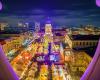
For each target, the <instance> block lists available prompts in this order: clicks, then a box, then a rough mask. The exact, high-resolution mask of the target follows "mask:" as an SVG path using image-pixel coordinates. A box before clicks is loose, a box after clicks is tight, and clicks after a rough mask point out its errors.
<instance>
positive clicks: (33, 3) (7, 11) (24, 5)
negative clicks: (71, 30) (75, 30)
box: [0, 0, 100, 27]
mask: <svg viewBox="0 0 100 80" xmlns="http://www.w3.org/2000/svg"><path fill="white" fill-rule="evenodd" d="M1 1H2V4H3V9H2V11H0V21H7V22H9V23H10V24H12V25H14V24H15V23H17V22H19V21H23V22H30V23H31V22H33V23H34V21H40V22H44V21H45V19H46V18H47V17H50V19H51V20H52V22H53V24H55V25H56V26H60V25H62V26H63V25H68V26H79V25H81V24H83V25H87V24H92V25H95V26H98V27H99V26H100V7H98V6H96V3H95V0H1Z"/></svg>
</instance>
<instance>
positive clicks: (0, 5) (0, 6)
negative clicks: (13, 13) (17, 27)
mask: <svg viewBox="0 0 100 80" xmlns="http://www.w3.org/2000/svg"><path fill="white" fill-rule="evenodd" d="M0 10H2V3H1V2H0Z"/></svg>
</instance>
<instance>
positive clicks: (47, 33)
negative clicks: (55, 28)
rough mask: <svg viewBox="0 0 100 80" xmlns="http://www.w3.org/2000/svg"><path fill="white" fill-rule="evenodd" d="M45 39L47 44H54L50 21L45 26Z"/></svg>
mask: <svg viewBox="0 0 100 80" xmlns="http://www.w3.org/2000/svg"><path fill="white" fill-rule="evenodd" d="M44 39H45V42H47V43H49V42H53V34H52V25H51V22H50V21H47V22H46V24H45V34H44Z"/></svg>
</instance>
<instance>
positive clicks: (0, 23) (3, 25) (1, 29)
mask: <svg viewBox="0 0 100 80" xmlns="http://www.w3.org/2000/svg"><path fill="white" fill-rule="evenodd" d="M5 27H8V23H6V22H0V31H3V30H4V29H5Z"/></svg>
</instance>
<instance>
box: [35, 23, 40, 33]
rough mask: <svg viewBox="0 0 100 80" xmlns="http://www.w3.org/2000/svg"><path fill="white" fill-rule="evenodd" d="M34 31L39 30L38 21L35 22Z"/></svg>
mask: <svg viewBox="0 0 100 80" xmlns="http://www.w3.org/2000/svg"><path fill="white" fill-rule="evenodd" d="M35 31H36V32H39V31H40V23H39V22H35Z"/></svg>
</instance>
